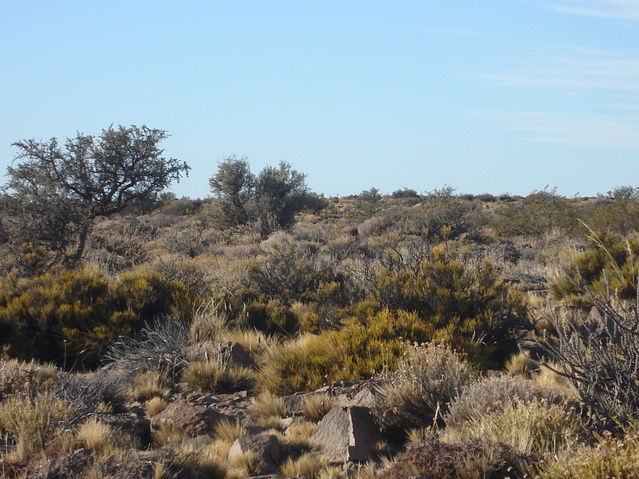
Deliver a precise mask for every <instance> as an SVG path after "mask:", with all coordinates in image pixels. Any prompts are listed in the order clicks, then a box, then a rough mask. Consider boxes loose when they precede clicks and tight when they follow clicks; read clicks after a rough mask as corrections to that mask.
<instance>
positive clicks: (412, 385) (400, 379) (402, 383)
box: [377, 344, 477, 437]
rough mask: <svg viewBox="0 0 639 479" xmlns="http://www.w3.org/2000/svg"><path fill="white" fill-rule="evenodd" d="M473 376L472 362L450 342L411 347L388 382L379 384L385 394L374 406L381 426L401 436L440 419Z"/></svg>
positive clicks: (393, 434)
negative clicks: (379, 402)
mask: <svg viewBox="0 0 639 479" xmlns="http://www.w3.org/2000/svg"><path fill="white" fill-rule="evenodd" d="M476 377H477V374H476V372H475V371H474V370H473V368H472V367H471V365H470V364H469V363H468V362H467V361H465V360H464V359H462V358H460V357H459V356H458V355H457V353H455V351H453V350H452V349H451V348H450V347H449V346H445V345H435V344H425V345H423V346H416V347H412V348H411V349H410V351H409V354H407V355H406V357H404V358H403V359H402V360H401V361H400V363H399V367H398V368H397V371H396V372H395V373H394V374H393V376H392V377H391V379H390V382H389V383H388V384H387V385H385V386H382V387H381V388H380V392H381V393H382V394H383V395H384V396H385V397H386V400H385V401H384V403H383V404H382V405H381V406H379V407H378V410H377V416H378V417H379V418H380V422H381V424H382V427H383V429H385V430H387V431H388V432H389V433H390V434H391V435H392V436H395V437H398V436H399V437H403V436H404V434H405V432H406V430H408V429H409V428H414V427H419V426H420V425H421V426H427V425H432V424H436V423H438V422H441V418H442V417H443V414H444V413H445V412H446V411H447V409H448V404H449V403H450V401H452V400H453V399H454V398H455V397H457V396H458V395H459V394H461V392H462V390H463V389H464V388H465V387H466V386H467V385H468V384H470V383H471V382H472V381H474V380H475V378H476ZM380 408H381V409H380Z"/></svg>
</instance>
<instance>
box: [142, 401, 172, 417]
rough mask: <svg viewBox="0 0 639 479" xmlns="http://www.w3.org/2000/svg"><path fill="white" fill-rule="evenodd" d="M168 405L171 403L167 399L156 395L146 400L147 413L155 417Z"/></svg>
mask: <svg viewBox="0 0 639 479" xmlns="http://www.w3.org/2000/svg"><path fill="white" fill-rule="evenodd" d="M168 405H169V403H168V402H167V401H166V399H164V398H161V397H158V396H155V397H153V398H151V399H149V400H148V401H147V402H146V413H147V414H148V415H149V416H150V417H153V416H155V415H157V414H160V413H161V412H162V411H164V410H165V409H166V407H167V406H168Z"/></svg>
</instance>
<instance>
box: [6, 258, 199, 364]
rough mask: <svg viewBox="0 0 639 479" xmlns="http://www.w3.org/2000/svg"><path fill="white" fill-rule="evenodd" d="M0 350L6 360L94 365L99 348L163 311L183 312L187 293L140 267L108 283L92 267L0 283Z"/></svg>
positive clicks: (136, 328) (62, 270)
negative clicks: (0, 333)
mask: <svg viewBox="0 0 639 479" xmlns="http://www.w3.org/2000/svg"><path fill="white" fill-rule="evenodd" d="M0 286H1V287H0V332H2V333H4V334H3V336H2V337H3V339H2V348H3V349H4V350H5V354H6V355H7V356H9V357H18V358H35V359H39V360H41V361H53V362H56V363H57V364H59V365H65V366H71V365H73V364H76V363H78V364H82V365H85V366H94V365H95V364H96V363H97V361H98V359H99V357H100V354H101V352H102V351H103V348H104V347H105V346H106V345H107V344H109V343H111V342H112V341H114V340H115V339H116V338H118V337H119V336H121V335H130V334H132V333H133V332H134V331H136V330H138V329H139V328H141V327H142V326H143V325H144V324H145V322H146V321H147V320H149V319H151V318H153V317H155V316H157V315H160V314H165V313H174V314H177V313H181V312H182V311H184V310H188V309H186V308H187V307H189V305H190V295H189V293H188V291H187V290H186V288H185V287H184V286H182V285H181V284H179V283H177V282H166V281H164V279H163V278H162V277H161V276H160V275H159V274H158V273H153V272H149V271H146V270H143V269H140V270H133V271H129V272H126V273H124V274H123V275H122V276H120V277H119V278H118V279H115V280H109V279H107V278H105V277H104V276H103V275H102V274H101V273H100V272H99V271H97V270H95V269H90V268H85V269H80V270H67V269H62V268H59V269H55V270H53V271H50V272H47V273H45V274H42V275H39V276H36V277H33V278H21V279H17V280H15V279H12V278H9V277H6V278H4V279H3V280H2V284H1V285H0Z"/></svg>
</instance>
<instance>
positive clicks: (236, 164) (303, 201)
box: [209, 156, 322, 237]
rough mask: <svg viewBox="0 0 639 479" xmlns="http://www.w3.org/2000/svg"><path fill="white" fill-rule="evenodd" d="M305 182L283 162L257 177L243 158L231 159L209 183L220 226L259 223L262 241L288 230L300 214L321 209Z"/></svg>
mask: <svg viewBox="0 0 639 479" xmlns="http://www.w3.org/2000/svg"><path fill="white" fill-rule="evenodd" d="M305 179H306V175H304V174H303V173H300V172H298V171H296V170H293V169H291V165H289V164H288V163H286V162H280V164H279V165H278V166H277V167H273V166H267V167H265V168H264V169H263V170H262V171H261V172H260V173H259V175H257V177H256V176H255V175H253V174H252V173H251V170H250V165H249V162H248V159H247V158H246V157H242V158H239V159H238V158H237V157H235V156H231V157H229V158H227V159H225V160H224V161H222V162H221V163H220V164H219V165H218V171H217V173H216V174H215V175H214V176H213V177H211V179H210V180H209V185H210V186H211V191H212V192H213V194H214V195H215V196H216V199H217V200H216V201H217V203H216V205H215V206H216V210H215V216H216V217H217V220H218V221H219V223H220V226H235V225H239V224H244V223H247V222H249V221H259V224H260V230H261V233H262V237H266V236H268V235H269V234H271V233H273V232H274V231H278V230H282V229H287V228H289V227H290V226H291V225H292V224H293V222H294V220H295V215H296V214H297V213H299V212H300V211H302V210H304V209H307V208H312V209H319V208H321V207H322V200H321V199H320V198H319V197H318V196H317V195H316V194H314V193H311V192H309V190H308V187H307V186H306V181H305Z"/></svg>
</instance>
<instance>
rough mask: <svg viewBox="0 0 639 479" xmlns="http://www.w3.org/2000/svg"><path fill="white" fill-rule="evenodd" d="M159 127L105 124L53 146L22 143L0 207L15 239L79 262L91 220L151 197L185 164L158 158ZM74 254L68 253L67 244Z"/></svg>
mask: <svg viewBox="0 0 639 479" xmlns="http://www.w3.org/2000/svg"><path fill="white" fill-rule="evenodd" d="M167 137H168V134H167V133H166V132H165V131H163V130H157V129H152V128H148V127H146V126H142V127H137V126H131V127H129V128H125V127H123V126H119V127H117V128H114V127H109V128H108V129H107V130H103V131H102V133H101V134H100V135H99V136H97V137H94V136H90V135H89V136H87V135H83V134H78V135H77V136H76V137H75V138H69V139H67V141H66V142H65V144H64V145H60V144H59V142H58V140H57V139H56V138H52V139H51V140H49V141H45V142H42V141H36V140H33V139H31V140H23V141H18V142H16V143H14V146H16V147H17V148H18V150H19V151H18V154H17V155H16V157H15V163H17V164H16V165H15V166H10V167H9V168H8V176H9V181H8V183H7V184H6V185H5V187H4V192H5V194H4V198H3V208H4V209H5V213H6V215H7V217H8V218H9V221H8V222H9V230H10V232H11V234H12V235H13V237H14V238H15V239H16V240H18V241H28V242H35V243H40V244H43V245H46V246H47V247H48V248H49V249H50V250H51V251H53V252H55V253H56V255H57V259H65V258H66V259H69V258H73V259H79V258H80V257H81V256H82V253H83V251H84V245H85V241H86V237H87V235H88V233H89V231H90V229H91V225H92V222H93V220H94V219H95V218H96V217H99V216H110V215H112V214H114V213H118V212H122V211H124V210H125V209H126V208H127V207H129V206H131V205H134V204H136V203H138V202H141V201H144V200H148V199H151V198H153V197H154V196H155V195H156V194H157V193H159V192H161V191H162V190H164V189H165V188H166V187H168V186H169V185H170V184H171V182H172V181H174V180H178V181H179V180H180V178H181V177H182V176H183V175H185V174H188V171H189V166H188V165H187V164H186V163H184V162H180V161H178V160H176V159H174V158H170V159H167V158H165V157H163V156H162V153H163V150H162V149H160V148H159V146H158V145H159V143H160V142H161V141H162V140H164V139H165V138H167ZM71 246H74V247H75V248H74V249H75V251H74V252H73V253H72V254H69V251H68V249H69V247H71Z"/></svg>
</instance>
